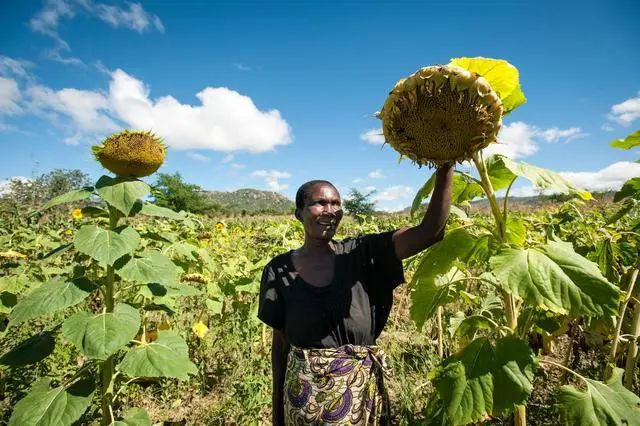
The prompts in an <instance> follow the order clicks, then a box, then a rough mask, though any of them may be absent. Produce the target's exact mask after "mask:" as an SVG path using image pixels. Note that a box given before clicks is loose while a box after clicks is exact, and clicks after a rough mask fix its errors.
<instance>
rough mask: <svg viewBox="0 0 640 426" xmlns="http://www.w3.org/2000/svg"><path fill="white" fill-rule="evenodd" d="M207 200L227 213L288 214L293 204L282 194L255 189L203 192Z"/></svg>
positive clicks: (291, 210) (292, 208)
mask: <svg viewBox="0 0 640 426" xmlns="http://www.w3.org/2000/svg"><path fill="white" fill-rule="evenodd" d="M202 193H203V195H204V196H205V197H206V198H207V200H209V201H211V202H212V203H214V204H216V205H218V206H220V209H221V210H223V211H225V212H228V213H247V214H251V213H271V214H290V213H292V212H293V210H294V209H295V203H294V202H293V201H291V200H290V199H288V198H287V197H285V196H284V195H282V194H278V193H277V192H273V191H260V190H257V189H249V188H246V189H238V190H237V191H233V192H223V191H203V192H202Z"/></svg>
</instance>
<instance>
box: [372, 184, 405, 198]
mask: <svg viewBox="0 0 640 426" xmlns="http://www.w3.org/2000/svg"><path fill="white" fill-rule="evenodd" d="M413 195H414V194H413V188H411V187H410V186H406V185H394V186H390V187H388V188H385V189H384V190H383V191H381V192H379V193H377V194H374V195H373V200H374V201H376V202H379V201H395V200H402V199H407V198H409V197H413Z"/></svg>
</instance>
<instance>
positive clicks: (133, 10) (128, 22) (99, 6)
mask: <svg viewBox="0 0 640 426" xmlns="http://www.w3.org/2000/svg"><path fill="white" fill-rule="evenodd" d="M80 3H81V4H82V5H83V6H84V8H85V9H86V10H87V12H89V13H90V14H92V15H94V16H95V17H97V18H99V19H101V20H102V21H104V22H106V23H108V24H110V25H111V26H113V27H115V28H119V27H124V28H128V29H131V30H134V31H137V32H139V33H143V32H145V31H150V30H151V29H155V30H157V31H159V32H161V33H162V32H164V25H163V24H162V21H161V20H160V18H159V17H158V16H157V15H154V14H152V13H149V12H147V11H146V10H144V9H143V8H142V6H141V5H140V4H139V3H129V4H128V6H129V9H128V10H127V9H126V8H121V7H118V6H112V5H107V4H103V3H96V2H93V1H90V0H83V1H81V2H80Z"/></svg>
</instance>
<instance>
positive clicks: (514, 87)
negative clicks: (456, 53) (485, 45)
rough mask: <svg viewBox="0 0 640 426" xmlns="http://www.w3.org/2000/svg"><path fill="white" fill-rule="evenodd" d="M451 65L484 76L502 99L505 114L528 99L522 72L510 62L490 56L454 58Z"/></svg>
mask: <svg viewBox="0 0 640 426" xmlns="http://www.w3.org/2000/svg"><path fill="white" fill-rule="evenodd" d="M449 65H457V66H459V67H461V68H464V69H467V70H469V71H473V72H475V73H478V74H480V75H481V76H482V77H484V78H485V79H486V80H487V81H488V82H489V84H490V85H491V88H492V89H493V90H494V91H495V92H496V93H497V94H498V96H499V97H500V99H501V100H502V108H503V109H504V115H507V114H508V113H510V112H511V111H513V110H514V109H516V108H517V107H519V106H520V105H522V104H524V103H525V102H526V101H527V98H525V96H524V93H523V92H522V88H521V87H520V73H519V72H518V69H517V68H516V67H514V66H513V65H511V64H510V63H509V62H507V61H505V60H502V59H490V58H481V57H476V58H454V59H452V60H451V62H449Z"/></svg>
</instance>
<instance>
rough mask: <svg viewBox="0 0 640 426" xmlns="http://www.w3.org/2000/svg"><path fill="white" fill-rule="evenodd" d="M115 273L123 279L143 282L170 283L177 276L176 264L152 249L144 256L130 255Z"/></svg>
mask: <svg viewBox="0 0 640 426" xmlns="http://www.w3.org/2000/svg"><path fill="white" fill-rule="evenodd" d="M116 273H117V274H118V275H120V277H122V278H124V279H125V280H130V281H135V282H138V283H143V284H144V283H154V282H156V283H172V282H175V281H176V279H177V276H178V271H177V269H176V265H174V264H173V262H172V261H171V259H169V258H168V257H166V256H165V255H163V254H162V253H160V252H159V251H152V252H151V253H150V254H148V255H146V256H145V257H132V258H131V259H130V260H129V261H128V262H127V263H126V264H125V265H124V266H123V267H122V268H120V269H118V270H117V271H116Z"/></svg>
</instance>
